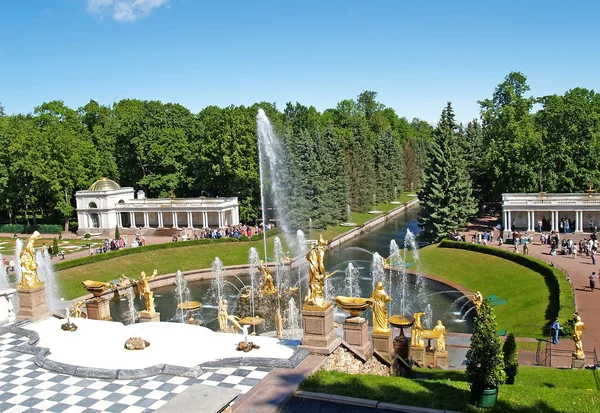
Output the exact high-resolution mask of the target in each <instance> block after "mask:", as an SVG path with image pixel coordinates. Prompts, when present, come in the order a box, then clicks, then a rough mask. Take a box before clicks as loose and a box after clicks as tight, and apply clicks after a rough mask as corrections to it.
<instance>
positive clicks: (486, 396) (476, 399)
mask: <svg viewBox="0 0 600 413" xmlns="http://www.w3.org/2000/svg"><path fill="white" fill-rule="evenodd" d="M496 400H498V388H497V387H495V388H493V389H479V388H475V387H473V388H471V403H472V404H474V405H475V406H477V407H492V406H493V405H494V404H496Z"/></svg>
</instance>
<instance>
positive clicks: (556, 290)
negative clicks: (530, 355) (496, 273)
mask: <svg viewBox="0 0 600 413" xmlns="http://www.w3.org/2000/svg"><path fill="white" fill-rule="evenodd" d="M440 247H442V248H458V249H463V250H468V251H473V252H480V253H482V254H489V255H495V256H496V257H500V258H504V259H507V260H510V261H512V262H514V263H517V264H520V265H523V266H524V267H527V268H529V269H530V270H533V271H535V272H537V273H540V274H541V275H542V276H543V277H544V281H545V282H546V286H547V287H548V291H549V293H550V297H549V303H548V307H547V308H546V314H545V317H546V320H547V321H548V327H549V326H550V324H551V323H552V322H553V321H554V318H555V317H559V318H560V319H561V320H571V319H572V318H573V313H574V312H575V308H574V306H573V291H572V290H571V286H570V284H569V282H568V281H567V277H566V275H565V273H563V272H562V271H561V270H559V269H558V268H556V267H553V266H551V265H549V264H547V263H545V262H543V261H541V260H539V259H537V258H534V257H530V256H528V255H523V254H516V253H514V252H511V251H507V250H503V249H500V248H494V247H488V246H486V245H480V244H472V243H468V242H459V241H453V240H449V239H445V240H442V242H440ZM561 287H562V288H561ZM569 327H570V326H569V324H565V325H564V326H563V332H564V333H565V334H567V335H570V334H571V333H572V332H571V331H569Z"/></svg>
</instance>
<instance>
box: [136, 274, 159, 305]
mask: <svg viewBox="0 0 600 413" xmlns="http://www.w3.org/2000/svg"><path fill="white" fill-rule="evenodd" d="M157 274H158V271H156V270H154V272H153V273H152V275H151V276H150V277H147V276H146V273H145V272H144V271H142V273H141V274H140V278H139V279H138V282H137V290H138V294H139V296H140V298H142V297H144V304H145V305H146V311H147V312H149V313H154V312H156V310H155V308H154V293H153V292H152V290H151V289H150V284H149V283H148V279H150V278H153V277H156V275H157Z"/></svg>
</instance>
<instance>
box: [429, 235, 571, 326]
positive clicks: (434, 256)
mask: <svg viewBox="0 0 600 413" xmlns="http://www.w3.org/2000/svg"><path fill="white" fill-rule="evenodd" d="M420 258H421V266H422V267H421V268H422V271H423V272H424V273H425V274H431V275H436V276H438V277H442V278H446V279H448V280H452V281H455V282H457V283H459V284H461V285H463V286H465V287H466V288H468V289H470V290H471V291H473V292H475V291H481V293H482V294H483V296H484V297H485V296H490V295H492V294H495V295H497V296H498V298H499V299H506V300H507V302H506V303H504V304H502V305H498V306H496V307H494V312H495V314H496V322H497V323H498V329H499V330H508V331H513V332H514V333H515V335H516V336H518V337H541V336H542V335H543V334H542V330H541V329H540V327H541V326H545V325H547V324H548V323H549V322H551V321H552V320H549V319H547V318H546V308H547V307H548V305H549V291H548V287H547V286H546V283H545V281H544V278H543V276H542V275H541V274H540V273H538V272H535V271H533V270H531V269H529V268H526V267H524V266H522V265H519V264H516V263H514V262H511V261H509V260H506V259H503V258H499V257H496V256H493V255H487V254H483V253H478V252H472V251H466V250H459V249H454V248H440V247H438V246H437V245H431V246H428V247H425V248H423V249H422V250H420ZM564 282H565V283H566V281H564ZM564 288H566V289H568V291H569V292H570V289H569V288H568V285H565V286H564ZM561 289H563V285H562V284H561ZM561 307H562V309H561V313H560V316H561V317H564V319H568V318H570V317H571V316H572V314H573V309H572V299H571V301H569V302H566V303H561ZM546 333H547V332H546Z"/></svg>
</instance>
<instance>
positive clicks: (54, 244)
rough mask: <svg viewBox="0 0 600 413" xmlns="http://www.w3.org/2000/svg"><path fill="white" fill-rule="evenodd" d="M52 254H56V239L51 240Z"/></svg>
mask: <svg viewBox="0 0 600 413" xmlns="http://www.w3.org/2000/svg"><path fill="white" fill-rule="evenodd" d="M52 253H53V254H58V240H57V239H56V238H54V239H53V240H52Z"/></svg>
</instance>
